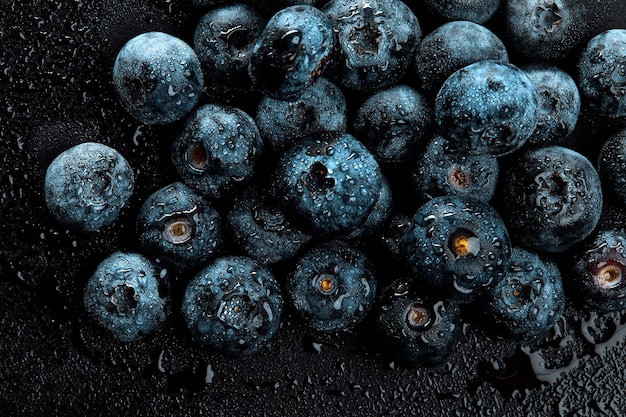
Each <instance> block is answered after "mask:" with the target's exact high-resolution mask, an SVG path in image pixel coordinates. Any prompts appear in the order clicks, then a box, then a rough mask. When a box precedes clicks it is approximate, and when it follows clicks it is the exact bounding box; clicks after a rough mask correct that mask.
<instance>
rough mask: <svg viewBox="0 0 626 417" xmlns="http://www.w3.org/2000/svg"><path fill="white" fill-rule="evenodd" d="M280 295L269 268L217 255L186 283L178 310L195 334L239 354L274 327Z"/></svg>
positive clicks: (255, 347)
mask: <svg viewBox="0 0 626 417" xmlns="http://www.w3.org/2000/svg"><path fill="white" fill-rule="evenodd" d="M282 310H283V299H282V295H281V293H280V288H279V286H278V283H277V282H276V279H275V278H274V276H273V275H272V273H271V272H270V270H269V269H267V268H266V267H264V266H262V265H261V264H259V263H257V262H256V261H254V260H252V259H250V258H246V257H241V256H227V257H223V258H218V259H216V260H215V261H214V262H212V263H211V264H209V265H208V266H206V267H205V268H203V269H202V270H201V271H200V272H198V273H197V274H196V275H195V276H194V277H193V279H192V280H191V281H190V282H189V285H188V286H187V289H186V290H185V295H184V298H183V304H182V313H183V317H184V319H185V322H186V323H187V326H188V327H189V330H190V332H191V334H192V336H193V338H194V339H195V340H196V341H197V342H199V343H201V344H203V345H205V346H207V347H209V348H210V349H211V350H213V351H216V352H219V353H222V354H225V355H229V356H237V355H242V354H249V353H252V352H255V351H257V350H259V349H260V348H262V347H263V346H265V345H266V344H267V343H268V342H269V340H270V339H271V338H272V336H273V335H274V334H275V333H276V331H278V328H279V326H280V319H281V315H282Z"/></svg>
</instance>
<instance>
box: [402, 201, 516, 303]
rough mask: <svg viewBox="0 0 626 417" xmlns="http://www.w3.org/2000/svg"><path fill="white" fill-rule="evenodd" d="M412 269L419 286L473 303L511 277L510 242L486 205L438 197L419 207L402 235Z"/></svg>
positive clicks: (496, 214)
mask: <svg viewBox="0 0 626 417" xmlns="http://www.w3.org/2000/svg"><path fill="white" fill-rule="evenodd" d="M403 250H404V254H405V257H406V260H407V262H408V265H409V267H410V268H411V269H412V270H413V272H414V273H415V275H416V276H417V277H418V279H419V280H421V282H423V283H425V284H427V285H429V286H430V287H432V288H435V289H436V290H438V291H439V292H440V293H442V294H447V295H448V296H449V297H451V298H453V299H456V300H459V301H472V300H474V299H475V298H476V297H477V296H478V295H480V294H481V293H482V292H484V291H486V290H487V289H489V288H491V287H493V286H494V285H496V284H497V283H498V282H499V281H500V280H501V279H502V278H503V277H504V276H505V275H506V273H507V271H508V268H509V264H510V261H511V242H510V240H509V235H508V233H507V230H506V228H505V226H504V223H503V222H502V219H501V218H500V215H499V214H498V213H497V212H496V211H495V210H494V209H493V208H492V207H491V206H490V205H488V204H487V203H484V202H482V201H479V200H474V199H468V198H462V197H457V196H442V197H435V198H433V199H432V200H430V201H428V202H427V203H426V204H424V205H423V206H422V207H420V208H419V209H418V210H417V212H416V213H415V215H414V216H413V221H412V223H411V226H410V227H409V228H408V230H407V231H406V233H405V235H404V242H403Z"/></svg>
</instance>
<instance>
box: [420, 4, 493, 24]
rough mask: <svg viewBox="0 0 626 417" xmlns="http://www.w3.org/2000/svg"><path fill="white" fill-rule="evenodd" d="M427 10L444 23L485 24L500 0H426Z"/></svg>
mask: <svg viewBox="0 0 626 417" xmlns="http://www.w3.org/2000/svg"><path fill="white" fill-rule="evenodd" d="M425 3H426V7H427V8H428V10H429V11H430V12H431V13H432V14H434V15H436V16H438V17H440V18H441V19H443V20H446V21H452V20H467V21H470V22H474V23H480V24H482V23H485V22H486V21H487V20H489V19H491V17H492V16H493V15H494V14H495V13H496V11H497V10H498V8H499V7H500V0H481V1H476V0H426V1H425Z"/></svg>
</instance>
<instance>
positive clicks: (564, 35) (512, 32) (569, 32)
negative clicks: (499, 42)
mask: <svg viewBox="0 0 626 417" xmlns="http://www.w3.org/2000/svg"><path fill="white" fill-rule="evenodd" d="M504 14H505V22H506V23H505V28H506V37H507V39H508V40H509V43H508V44H509V45H511V46H512V47H513V48H515V49H516V50H517V51H518V52H519V53H521V54H522V55H523V56H524V57H525V58H527V59H531V60H533V61H534V62H538V61H540V62H554V61H557V60H560V59H562V58H565V57H566V56H567V54H569V53H570V52H571V51H572V50H574V48H576V47H577V46H578V45H579V43H580V42H581V41H582V39H583V36H584V35H585V32H586V26H587V13H586V7H585V2H581V1H578V0H517V1H507V2H506V7H505V8H504Z"/></svg>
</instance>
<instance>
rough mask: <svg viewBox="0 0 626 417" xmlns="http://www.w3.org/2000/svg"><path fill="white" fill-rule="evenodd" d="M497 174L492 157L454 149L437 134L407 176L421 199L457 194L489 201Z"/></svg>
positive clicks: (495, 185) (498, 168)
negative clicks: (469, 153) (410, 173)
mask: <svg viewBox="0 0 626 417" xmlns="http://www.w3.org/2000/svg"><path fill="white" fill-rule="evenodd" d="M499 173H500V167H499V165H498V160H497V158H496V157H494V156H490V155H468V154H466V153H463V152H455V149H454V148H453V147H451V146H450V145H449V144H448V142H447V141H446V140H445V139H444V138H442V137H441V136H439V135H437V136H435V137H434V138H432V140H431V141H430V142H429V144H428V146H427V147H426V150H425V151H424V153H423V154H422V155H421V156H420V157H419V159H418V160H417V162H416V164H415V169H414V170H413V173H412V175H411V178H412V180H413V185H414V187H415V190H416V191H417V193H418V195H419V196H421V197H422V198H424V199H431V198H433V197H436V196H442V195H457V196H460V197H468V198H475V199H477V200H481V201H484V202H489V201H490V200H491V199H492V198H493V196H494V194H495V192H496V187H497V185H498V177H499Z"/></svg>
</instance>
